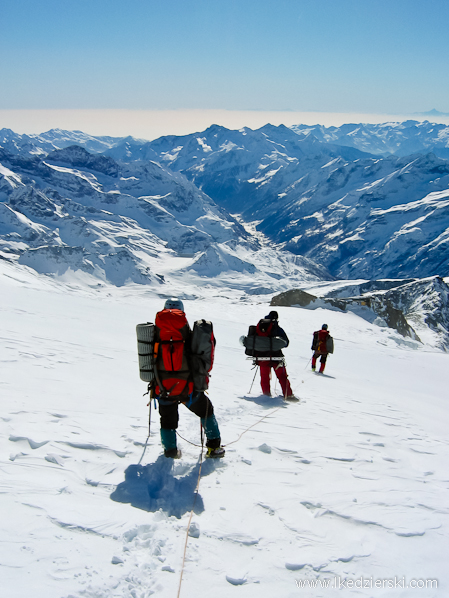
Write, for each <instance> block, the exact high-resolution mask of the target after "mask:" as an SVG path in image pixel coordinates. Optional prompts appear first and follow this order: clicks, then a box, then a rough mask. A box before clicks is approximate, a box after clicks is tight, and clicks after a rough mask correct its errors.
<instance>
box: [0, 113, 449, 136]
mask: <svg viewBox="0 0 449 598" xmlns="http://www.w3.org/2000/svg"><path fill="white" fill-rule="evenodd" d="M407 119H414V120H424V119H427V120H432V121H436V122H443V123H446V124H449V117H422V116H418V115H410V114H408V115H404V114H402V115H401V114H396V115H391V114H363V113H331V112H293V111H291V112H290V111H257V110H0V128H4V127H5V128H9V129H12V130H13V131H15V132H16V133H20V134H23V133H43V132H44V131H48V130H49V129H54V128H59V129H67V130H81V131H84V132H85V133H89V134H91V135H111V136H115V137H124V136H127V135H132V136H133V137H138V138H142V139H148V140H151V139H157V138H158V137H161V136H163V135H185V134H188V133H194V132H196V131H203V130H204V129H206V128H207V127H209V126H210V125H212V124H218V125H222V126H224V127H227V128H229V129H240V128H242V127H249V128H251V129H258V128H260V127H262V126H264V125H265V124H267V123H270V124H272V125H280V124H284V125H286V126H291V125H295V124H310V125H315V124H322V125H325V126H332V125H333V126H341V125H342V124H345V123H359V122H363V123H382V122H389V121H404V120H407Z"/></svg>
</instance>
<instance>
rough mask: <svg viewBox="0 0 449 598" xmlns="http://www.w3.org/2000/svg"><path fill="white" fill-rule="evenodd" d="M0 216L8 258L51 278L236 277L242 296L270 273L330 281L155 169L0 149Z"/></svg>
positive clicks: (79, 153) (177, 177)
mask: <svg viewBox="0 0 449 598" xmlns="http://www.w3.org/2000/svg"><path fill="white" fill-rule="evenodd" d="M0 212H1V221H0V222H1V224H0V244H1V246H0V249H1V251H2V255H3V256H4V257H5V258H7V259H16V258H17V257H18V259H19V261H20V263H21V264H25V265H28V266H31V267H32V268H34V269H35V270H36V271H38V272H41V273H45V274H56V275H58V276H64V275H65V274H66V272H67V271H69V270H71V271H79V272H81V273H83V274H85V275H86V276H87V277H90V278H91V280H92V282H95V281H97V282H98V281H110V282H113V283H114V284H117V285H122V284H125V283H126V281H132V282H138V283H142V284H148V283H149V284H161V285H163V284H166V283H167V274H169V275H170V276H177V277H178V278H179V277H181V278H182V272H183V271H184V270H189V269H193V270H194V271H196V272H197V273H198V277H205V276H206V277H216V276H217V274H222V275H226V274H228V273H229V275H231V276H232V273H233V272H234V273H235V274H236V276H235V278H236V280H235V284H236V285H238V284H240V286H241V287H242V288H243V287H247V286H248V280H247V276H246V274H245V273H248V272H250V273H251V274H253V275H254V276H253V280H252V285H251V286H252V287H256V288H257V287H264V288H265V289H267V292H271V291H273V290H274V289H273V288H272V285H271V282H272V281H273V273H274V280H276V281H277V280H278V279H279V278H285V277H286V276H289V277H293V278H292V279H293V280H297V281H300V280H307V279H309V278H312V279H317V278H318V279H323V278H329V276H330V275H329V273H328V272H327V271H326V270H325V269H324V268H322V267H320V266H318V265H316V264H314V263H312V262H311V261H310V260H308V259H305V258H300V257H298V256H295V255H293V254H290V253H288V252H283V253H282V255H281V256H278V253H277V252H275V250H274V249H271V250H270V249H269V248H264V250H263V251H259V250H260V249H261V248H262V245H261V243H260V240H259V238H257V237H255V236H254V235H251V234H250V233H249V232H247V231H246V230H245V228H244V227H243V226H242V225H241V224H239V223H238V222H237V221H236V220H235V219H234V218H233V217H231V216H230V215H229V214H228V213H227V212H226V211H225V210H224V209H223V208H220V207H219V206H218V205H217V204H216V203H214V202H213V201H212V200H211V199H210V198H209V197H208V196H207V195H206V194H205V193H203V192H202V191H200V190H198V189H197V188H196V187H195V185H194V184H193V183H191V182H189V181H188V180H187V179H186V178H185V177H184V176H183V175H182V174H180V173H175V172H172V171H170V170H167V169H166V168H165V167H163V166H161V165H159V164H157V163H155V162H139V163H129V164H123V163H122V164H119V163H117V162H115V161H114V160H113V159H112V158H110V157H106V156H102V155H92V154H90V153H89V152H87V151H86V150H85V149H84V148H81V147H79V146H70V147H68V148H65V149H62V150H55V151H52V152H51V153H50V154H48V155H47V156H46V157H45V158H42V157H32V158H29V157H23V156H18V155H16V154H10V153H8V152H6V151H5V150H2V149H0ZM219 255H220V256H221V257H220V258H217V256H219ZM223 256H227V257H226V258H225V259H223ZM262 258H264V259H262ZM181 262H183V263H181ZM218 263H220V264H221V266H219V267H218V266H217V264H218ZM207 264H215V265H214V266H213V267H211V268H206V267H205V265H207ZM239 273H240V274H243V276H240V280H239V281H238V280H237V279H239ZM217 284H220V283H219V282H217ZM286 284H287V282H286V283H285V284H284V285H283V286H282V288H286Z"/></svg>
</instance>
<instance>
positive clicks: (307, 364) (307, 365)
mask: <svg viewBox="0 0 449 598" xmlns="http://www.w3.org/2000/svg"><path fill="white" fill-rule="evenodd" d="M312 357H313V355H312ZM312 357H311V358H310V359H309V361H308V362H307V363H306V367H305V368H304V369H305V370H306V369H307V368H308V367H309V363H310V362H311V361H312Z"/></svg>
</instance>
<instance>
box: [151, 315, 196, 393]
mask: <svg viewBox="0 0 449 598" xmlns="http://www.w3.org/2000/svg"><path fill="white" fill-rule="evenodd" d="M190 334H191V330H190V326H189V324H188V322H187V318H186V315H185V313H184V312H183V311H181V310H180V309H164V310H162V311H160V312H158V313H157V314H156V320H155V338H154V356H155V361H156V363H155V365H156V388H155V392H156V395H158V396H165V397H168V396H170V397H177V398H180V397H184V396H187V395H189V394H190V393H191V392H192V391H193V382H192V380H191V375H190V368H189V363H188V349H189V341H190ZM186 349H187V350H186Z"/></svg>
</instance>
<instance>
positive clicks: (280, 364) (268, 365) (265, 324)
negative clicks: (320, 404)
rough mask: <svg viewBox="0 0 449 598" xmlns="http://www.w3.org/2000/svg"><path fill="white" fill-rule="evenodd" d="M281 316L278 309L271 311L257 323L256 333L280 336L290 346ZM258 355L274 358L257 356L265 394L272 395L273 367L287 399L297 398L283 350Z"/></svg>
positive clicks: (261, 383)
mask: <svg viewBox="0 0 449 598" xmlns="http://www.w3.org/2000/svg"><path fill="white" fill-rule="evenodd" d="M278 319H279V316H278V312H277V311H270V313H269V314H268V316H265V318H264V319H263V320H260V321H259V323H258V324H257V329H256V334H257V335H258V336H268V337H275V336H277V337H280V338H282V339H284V340H285V342H286V345H285V346H286V347H288V345H289V343H290V341H289V340H288V337H287V335H286V333H285V331H284V330H283V329H282V328H281V327H280V326H279V322H278ZM258 357H265V358H267V357H273V358H274V359H272V360H271V359H258V358H257V357H256V363H257V365H258V366H259V367H260V385H261V387H262V392H263V394H264V395H268V396H271V388H270V378H271V369H272V368H273V369H274V372H275V374H276V376H277V379H278V380H279V384H280V385H281V388H282V394H283V395H284V398H285V399H286V400H287V401H294V400H297V399H296V397H295V395H294V394H293V391H292V388H291V386H290V381H289V379H288V375H287V369H286V367H285V363H284V360H283V357H284V354H283V353H282V351H281V350H280V349H279V350H277V351H276V350H273V351H269V352H267V353H266V355H265V354H262V353H258Z"/></svg>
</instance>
